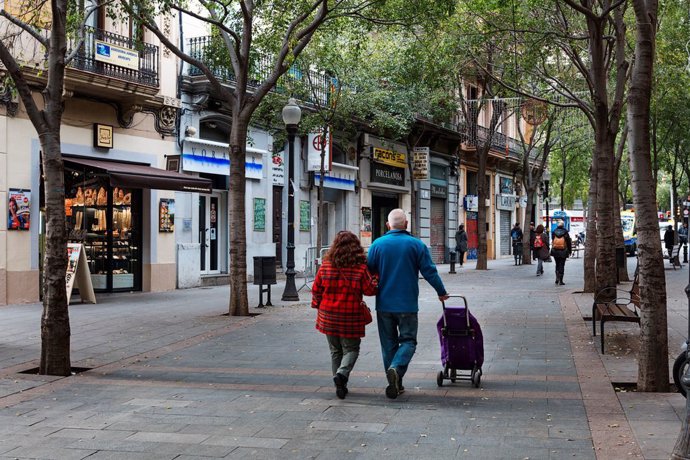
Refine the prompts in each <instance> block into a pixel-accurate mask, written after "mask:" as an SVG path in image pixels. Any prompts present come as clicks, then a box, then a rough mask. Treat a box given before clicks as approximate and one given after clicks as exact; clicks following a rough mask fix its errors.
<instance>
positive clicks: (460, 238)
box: [455, 224, 467, 267]
mask: <svg viewBox="0 0 690 460" xmlns="http://www.w3.org/2000/svg"><path fill="white" fill-rule="evenodd" d="M455 252H457V253H458V263H459V264H460V266H461V267H462V264H463V262H465V253H466V252H467V232H466V231H465V225H463V224H460V225H459V226H458V231H457V232H455Z"/></svg>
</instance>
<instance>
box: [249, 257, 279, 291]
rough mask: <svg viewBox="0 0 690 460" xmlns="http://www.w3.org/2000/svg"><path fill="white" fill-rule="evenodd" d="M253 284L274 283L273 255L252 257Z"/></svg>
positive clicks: (274, 260)
mask: <svg viewBox="0 0 690 460" xmlns="http://www.w3.org/2000/svg"><path fill="white" fill-rule="evenodd" d="M254 284H255V285H264V284H276V258H275V256H270V257H269V256H257V257H254Z"/></svg>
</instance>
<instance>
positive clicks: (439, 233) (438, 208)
mask: <svg viewBox="0 0 690 460" xmlns="http://www.w3.org/2000/svg"><path fill="white" fill-rule="evenodd" d="M445 254H446V200H444V199H442V198H432V199H431V258H432V259H433V261H434V263H443V262H444V260H443V259H444V257H445Z"/></svg>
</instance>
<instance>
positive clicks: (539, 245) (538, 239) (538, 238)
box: [534, 235, 544, 249]
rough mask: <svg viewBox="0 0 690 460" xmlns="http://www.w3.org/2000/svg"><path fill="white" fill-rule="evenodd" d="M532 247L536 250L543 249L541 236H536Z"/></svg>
mask: <svg viewBox="0 0 690 460" xmlns="http://www.w3.org/2000/svg"><path fill="white" fill-rule="evenodd" d="M534 247H535V248H537V249H539V248H543V247H544V240H543V239H542V236H541V235H537V236H536V237H535V238H534Z"/></svg>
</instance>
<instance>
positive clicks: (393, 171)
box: [371, 163, 405, 187]
mask: <svg viewBox="0 0 690 460" xmlns="http://www.w3.org/2000/svg"><path fill="white" fill-rule="evenodd" d="M371 181H372V182H378V183H380V184H388V185H397V186H399V187H404V186H405V170H404V169H402V168H394V167H392V166H388V165H383V164H377V163H372V164H371Z"/></svg>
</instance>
